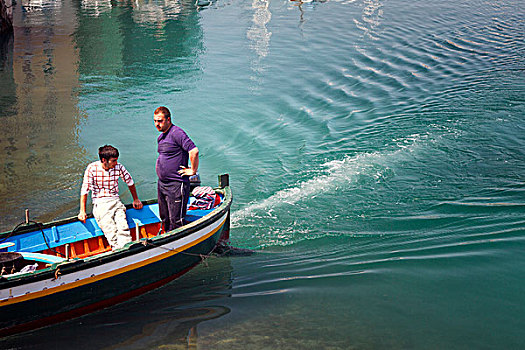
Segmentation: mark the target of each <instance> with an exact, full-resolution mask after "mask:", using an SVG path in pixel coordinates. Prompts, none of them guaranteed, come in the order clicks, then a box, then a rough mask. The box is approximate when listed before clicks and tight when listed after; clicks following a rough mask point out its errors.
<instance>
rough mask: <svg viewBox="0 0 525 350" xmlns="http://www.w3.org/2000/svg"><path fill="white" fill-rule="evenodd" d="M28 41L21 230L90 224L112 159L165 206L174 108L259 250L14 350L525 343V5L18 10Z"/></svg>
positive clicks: (7, 180)
mask: <svg viewBox="0 0 525 350" xmlns="http://www.w3.org/2000/svg"><path fill="white" fill-rule="evenodd" d="M14 24H15V28H14V36H13V37H11V38H7V39H5V40H3V41H2V43H1V45H0V125H1V126H0V130H1V131H0V160H1V161H0V218H1V220H0V225H1V230H2V231H7V230H10V229H12V228H13V227H14V226H15V225H17V224H18V223H20V222H21V221H23V220H24V210H25V209H26V208H28V209H29V212H30V215H31V218H32V219H34V220H39V221H51V220H54V219H58V218H65V217H69V216H74V215H76V214H77V211H78V197H79V192H80V185H81V178H82V174H83V171H84V169H85V166H86V165H87V164H88V163H89V162H91V161H94V160H96V159H97V149H98V147H99V146H101V145H104V144H112V145H114V146H116V147H117V148H119V150H120V153H121V157H120V158H119V161H120V162H121V163H123V164H124V165H125V166H126V168H127V169H128V170H129V171H130V172H131V174H132V175H133V177H134V180H135V182H136V185H137V189H138V192H139V196H140V197H141V198H142V199H151V198H155V197H156V174H155V169H154V167H155V159H156V137H157V135H158V132H157V130H156V129H155V127H154V125H153V121H152V114H153V110H154V109H155V108H156V107H158V106H160V105H166V106H168V107H169V108H170V109H171V110H172V112H173V120H174V122H175V123H176V124H177V125H179V126H181V127H182V128H184V129H185V130H186V131H187V132H188V134H189V135H190V137H191V138H192V139H193V140H194V141H195V143H196V144H197V146H198V147H199V150H200V154H201V161H200V175H201V178H202V180H203V182H204V183H206V184H213V185H215V184H216V183H217V175H218V174H222V173H229V174H230V183H231V186H232V189H233V193H234V204H233V207H232V212H231V218H232V230H231V241H232V244H233V245H234V246H236V247H240V248H247V249H252V250H254V251H255V254H253V255H250V256H234V257H211V258H209V259H207V260H206V262H205V263H203V264H201V265H200V266H198V267H197V268H195V269H193V270H192V271H191V272H190V273H189V274H187V275H185V276H183V277H182V278H180V279H178V280H175V281H174V282H172V283H170V284H168V285H167V286H165V287H163V288H160V289H158V290H155V291H153V292H151V293H148V294H146V295H144V296H141V297H138V298H136V299H133V300H130V301H128V302H126V303H123V304H120V305H117V306H114V307H112V308H109V309H105V310H102V311H100V312H97V313H95V314H92V315H87V316H84V317H82V318H77V319H74V320H71V321H68V322H65V323H62V324H59V325H54V326H51V327H47V328H44V329H40V330H36V331H33V332H30V333H25V334H22V335H18V336H12V337H9V338H5V339H2V340H0V348H2V349H64V348H72V347H74V348H75V349H77V350H81V349H185V348H191V349H236V348H237V349H243V348H249V349H519V348H525V332H524V331H523V330H524V329H525V297H524V295H525V294H524V291H525V278H524V277H525V215H524V213H525V12H524V10H523V3H522V1H519V0H501V1H499V0H498V1H497V0H483V1H481V0H473V1H472V0H457V1H450V0H446V1H430V0H415V1H410V2H407V1H400V0H390V1H384V0H355V1H354V0H328V1H312V0H309V1H304V2H301V1H289V0H272V1H264V0H211V1H204V0H198V1H197V2H195V1H193V0H191V1H186V0H182V1H178V0H164V1H148V0H139V1H109V0H101V1H90V0H62V1H58V0H56V1H54V0H43V1H34V0H19V1H18V3H17V4H16V5H15V7H14ZM121 197H122V199H123V201H124V202H126V203H130V202H131V196H130V194H129V192H128V191H127V189H126V188H125V186H123V187H122V188H121ZM13 317H15V315H13Z"/></svg>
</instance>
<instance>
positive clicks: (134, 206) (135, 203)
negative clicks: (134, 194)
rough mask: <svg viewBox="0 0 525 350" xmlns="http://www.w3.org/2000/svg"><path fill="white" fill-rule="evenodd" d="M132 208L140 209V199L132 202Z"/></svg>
mask: <svg viewBox="0 0 525 350" xmlns="http://www.w3.org/2000/svg"><path fill="white" fill-rule="evenodd" d="M133 208H135V209H142V202H141V201H140V199H135V200H133Z"/></svg>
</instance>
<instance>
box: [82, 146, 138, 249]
mask: <svg viewBox="0 0 525 350" xmlns="http://www.w3.org/2000/svg"><path fill="white" fill-rule="evenodd" d="M98 156H99V158H100V161H96V162H93V163H91V164H89V165H88V167H87V169H86V172H85V173H84V181H83V183H82V189H81V190H80V212H79V213H78V219H79V220H80V221H82V222H86V217H87V215H86V203H87V196H88V193H89V191H91V197H92V199H93V216H94V217H95V220H96V221H97V224H98V226H99V227H100V229H101V230H102V232H104V235H105V236H106V238H107V240H108V242H109V244H110V245H111V247H112V248H113V249H117V248H121V247H123V246H124V245H125V244H126V243H128V242H131V234H130V232H129V226H128V222H127V220H126V207H125V206H124V204H122V202H121V201H120V198H119V194H118V179H119V177H121V178H122V179H123V180H124V182H126V184H127V185H128V188H129V191H130V192H131V195H132V196H133V208H135V209H142V202H141V201H140V200H139V197H138V196H137V190H136V188H135V184H134V183H133V179H132V178H131V175H130V174H129V172H128V171H127V170H126V168H124V166H123V165H122V164H120V163H118V162H117V160H118V157H119V153H118V150H117V149H116V148H115V147H113V146H110V145H105V146H102V147H100V148H99V149H98Z"/></svg>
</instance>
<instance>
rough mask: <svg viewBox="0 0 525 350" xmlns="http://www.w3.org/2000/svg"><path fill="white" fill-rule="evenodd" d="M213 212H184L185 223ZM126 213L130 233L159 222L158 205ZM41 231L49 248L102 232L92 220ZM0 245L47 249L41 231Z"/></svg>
mask: <svg viewBox="0 0 525 350" xmlns="http://www.w3.org/2000/svg"><path fill="white" fill-rule="evenodd" d="M192 199H193V198H190V202H191V200H192ZM213 210H214V208H212V209H209V210H188V212H187V215H186V221H189V222H192V221H195V220H198V219H200V218H201V217H203V216H205V215H207V214H209V213H211V212H212V211H213ZM126 214H127V220H128V225H129V228H130V230H132V229H133V228H135V227H136V225H137V224H138V225H139V226H143V225H147V224H151V223H156V222H160V216H159V205H158V204H157V203H155V204H150V205H145V206H144V207H143V208H142V209H141V210H136V209H133V208H131V209H128V210H127V211H126ZM43 231H44V235H45V237H46V240H47V244H48V245H49V247H51V248H55V247H58V246H61V245H64V244H68V243H72V242H76V241H80V240H84V239H88V238H92V237H97V236H102V235H103V232H102V230H101V229H100V228H99V226H98V225H97V222H96V221H95V219H94V218H89V219H87V220H86V222H85V223H82V222H80V221H75V222H71V223H68V224H64V225H60V226H53V227H49V228H45V229H44V230H43ZM8 242H11V243H14V245H11V246H8V247H5V246H7V245H8V244H7V243H8ZM3 243H6V244H5V245H4V248H3V249H2V248H1V247H0V251H4V252H5V251H7V252H22V251H23V252H38V251H43V250H45V249H47V248H48V247H47V245H46V242H45V241H44V239H43V237H42V231H41V230H35V231H32V232H27V233H23V234H20V235H16V236H13V237H9V238H8V239H6V240H5V241H4V242H3Z"/></svg>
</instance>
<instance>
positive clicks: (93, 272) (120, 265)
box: [0, 213, 228, 306]
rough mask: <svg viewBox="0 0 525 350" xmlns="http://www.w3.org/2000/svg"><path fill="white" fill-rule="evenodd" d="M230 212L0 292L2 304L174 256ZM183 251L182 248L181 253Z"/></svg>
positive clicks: (220, 221) (222, 221)
mask: <svg viewBox="0 0 525 350" xmlns="http://www.w3.org/2000/svg"><path fill="white" fill-rule="evenodd" d="M227 215H228V213H225V214H224V215H223V216H222V217H221V218H220V219H219V220H217V221H215V222H214V223H213V224H211V225H210V226H206V227H205V228H203V229H201V230H199V231H196V232H194V233H192V234H190V235H188V236H186V237H183V238H180V239H177V240H175V241H172V242H169V243H166V244H164V245H162V246H159V247H157V248H153V249H149V250H147V251H144V252H141V253H137V254H133V255H129V256H126V257H122V258H120V259H118V260H114V261H111V262H108V263H105V264H102V265H98V266H95V267H92V268H89V269H86V270H80V271H75V272H72V273H68V274H66V275H63V276H62V275H58V278H56V279H54V278H52V279H51V278H50V279H46V280H41V281H37V282H33V283H27V284H23V285H19V286H16V287H12V288H8V289H2V290H1V291H0V306H2V302H6V301H8V300H9V299H11V298H16V297H22V296H27V297H29V299H31V294H32V293H36V292H39V293H40V292H43V291H48V292H49V294H52V293H53V292H52V289H54V288H58V287H64V286H65V289H68V288H67V285H68V284H70V283H81V284H89V283H91V282H94V280H100V279H104V278H105V277H103V275H104V274H109V275H110V276H114V275H117V274H119V273H120V272H118V270H120V269H125V268H126V267H128V266H130V265H136V264H139V265H141V266H144V265H147V264H148V263H147V261H148V260H150V259H153V258H155V257H158V256H160V255H162V254H166V253H169V254H170V255H173V253H174V252H173V251H179V249H180V248H181V247H184V246H186V245H188V244H191V243H192V242H195V241H198V240H199V239H200V238H202V237H205V236H206V235H208V234H209V233H210V232H212V231H214V230H216V229H218V228H219V227H220V226H221V225H222V224H224V222H225V221H226V217H227ZM181 251H183V250H180V251H179V252H181ZM145 262H146V263H145ZM141 263H142V264H141ZM131 270H132V269H131ZM126 271H128V270H126ZM123 272H124V271H123ZM36 273H38V272H36ZM24 299H25V298H24ZM7 304H10V303H7Z"/></svg>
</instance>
